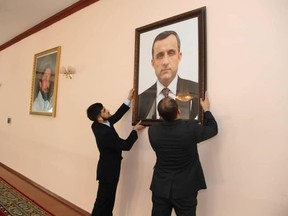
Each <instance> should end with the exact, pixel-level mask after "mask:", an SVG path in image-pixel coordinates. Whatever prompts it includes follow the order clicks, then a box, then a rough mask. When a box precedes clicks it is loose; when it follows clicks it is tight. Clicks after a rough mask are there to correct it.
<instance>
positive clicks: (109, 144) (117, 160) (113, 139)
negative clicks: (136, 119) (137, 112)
mask: <svg viewBox="0 0 288 216" xmlns="http://www.w3.org/2000/svg"><path fill="white" fill-rule="evenodd" d="M128 110H129V107H128V106H126V105H125V104H122V106H121V107H120V108H119V109H118V110H117V111H116V113H115V114H114V115H112V116H111V117H110V118H109V119H108V121H109V122H110V126H111V127H109V126H107V125H105V124H102V123H98V122H93V124H92V126H91V128H92V130H93V133H94V135H95V138H96V143H97V147H98V149H99V152H100V158H99V161H98V165H97V180H100V181H101V180H103V181H108V182H117V181H118V179H119V175H120V168H121V160H122V151H129V150H130V149H131V148H132V146H133V144H134V142H135V141H136V140H137V138H138V136H137V132H136V131H135V130H132V131H131V133H130V135H129V136H128V138H127V139H126V140H124V139H122V138H120V137H119V135H118V134H117V132H116V130H115V129H114V126H113V125H114V124H115V123H116V122H117V121H118V120H120V119H121V117H122V116H123V115H124V114H125V113H126V112H127V111H128Z"/></svg>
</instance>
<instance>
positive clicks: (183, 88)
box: [137, 77, 199, 119]
mask: <svg viewBox="0 0 288 216" xmlns="http://www.w3.org/2000/svg"><path fill="white" fill-rule="evenodd" d="M198 87H199V85H198V83H196V82H193V81H191V80H186V79H182V78H180V77H178V82H177V92H176V101H177V103H178V106H179V109H180V110H181V112H182V118H183V119H195V117H196V116H197V115H198V106H199V102H198V101H199V89H198ZM156 94H157V84H156V83H155V84H154V85H152V86H151V87H150V88H149V89H147V90H145V91H144V92H142V93H141V94H140V95H139V96H138V107H137V116H138V118H139V119H156V109H157V105H156ZM185 96H189V97H192V105H191V100H189V101H180V100H178V99H177V98H183V97H185ZM150 111H151V112H152V115H151V117H149V113H150Z"/></svg>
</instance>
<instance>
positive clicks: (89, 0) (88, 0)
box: [0, 0, 99, 51]
mask: <svg viewBox="0 0 288 216" xmlns="http://www.w3.org/2000/svg"><path fill="white" fill-rule="evenodd" d="M97 1H99V0H80V1H78V2H76V3H75V4H73V5H71V6H69V7H67V8H65V9H64V10H62V11H60V12H58V13H56V14H55V15H53V16H51V17H49V18H48V19H46V20H44V21H43V22H40V23H39V24H37V25H36V26H34V27H32V28H30V29H28V30H27V31H25V32H23V33H21V34H19V35H18V36H16V37H14V38H13V39H11V40H9V41H7V42H6V43H4V44H1V45H0V51H2V50H4V49H6V48H7V47H9V46H12V45H13V44H15V43H17V42H19V41H21V40H23V39H24V38H26V37H28V36H30V35H32V34H34V33H36V32H38V31H40V30H42V29H44V28H47V27H48V26H50V25H52V24H54V23H56V22H58V21H60V20H61V19H63V18H65V17H67V16H69V15H71V14H73V13H75V12H77V11H79V10H81V9H83V8H85V7H87V6H89V5H91V4H93V3H95V2H97Z"/></svg>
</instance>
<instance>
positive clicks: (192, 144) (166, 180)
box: [148, 111, 218, 198]
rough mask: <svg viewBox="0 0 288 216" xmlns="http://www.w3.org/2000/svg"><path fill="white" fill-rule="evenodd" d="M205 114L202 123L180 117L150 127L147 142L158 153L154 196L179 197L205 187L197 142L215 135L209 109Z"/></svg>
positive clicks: (154, 178)
mask: <svg viewBox="0 0 288 216" xmlns="http://www.w3.org/2000/svg"><path fill="white" fill-rule="evenodd" d="M204 117H205V120H204V122H205V126H202V125H200V124H198V123H196V121H194V120H192V121H184V120H181V119H179V120H175V121H173V122H161V123H157V124H152V126H150V127H149V130H148V135H149V141H150V144H151V146H152V148H153V150H154V151H155V153H156V156H157V160H156V164H155V167H154V173H153V178H152V182H151V186H150V189H151V190H152V192H153V193H155V194H156V195H158V196H163V197H166V198H169V197H170V195H171V196H172V197H173V198H181V197H185V196H189V195H191V194H192V193H193V192H195V191H198V190H200V189H205V188H206V182H205V178H204V173H203V170H202V167H201V163H200V160H199V155H198V149H197V143H200V142H202V141H204V140H207V139H209V138H211V137H213V136H215V135H216V134H217V133H218V128H217V123H216V121H215V119H214V117H213V115H212V114H211V112H209V111H207V112H205V113H204Z"/></svg>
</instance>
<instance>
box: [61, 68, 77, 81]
mask: <svg viewBox="0 0 288 216" xmlns="http://www.w3.org/2000/svg"><path fill="white" fill-rule="evenodd" d="M60 73H61V74H63V76H65V77H66V78H70V79H72V78H73V74H75V73H76V70H75V68H73V67H72V66H68V67H67V68H65V67H61V69H60Z"/></svg>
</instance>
